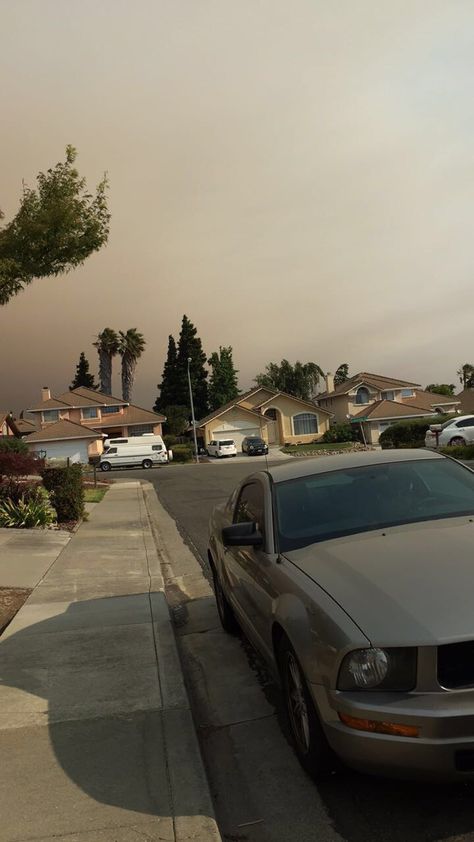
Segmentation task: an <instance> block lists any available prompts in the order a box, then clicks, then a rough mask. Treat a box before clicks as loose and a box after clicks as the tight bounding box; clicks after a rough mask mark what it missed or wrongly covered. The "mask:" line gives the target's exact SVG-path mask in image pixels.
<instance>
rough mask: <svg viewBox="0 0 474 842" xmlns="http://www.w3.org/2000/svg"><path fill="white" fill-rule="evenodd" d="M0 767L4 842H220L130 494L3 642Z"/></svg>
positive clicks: (107, 510) (91, 526)
mask: <svg viewBox="0 0 474 842" xmlns="http://www.w3.org/2000/svg"><path fill="white" fill-rule="evenodd" d="M0 756H1V758H2V759H1V763H0V816H1V822H0V842H26V840H30V842H31V840H43V842H52V840H58V839H64V840H67V842H133V841H134V840H143V839H146V840H148V842H158V840H166V842H168V841H169V842H172V840H176V842H184V840H189V839H194V840H202V842H211V840H213V842H217V840H219V839H220V837H219V833H218V830H217V827H216V823H215V819H214V812H213V806H212V802H211V798H210V794H209V788H208V784H207V779H206V776H205V772H204V768H203V765H202V760H201V756H200V752H199V747H198V743H197V738H196V734H195V729H194V725H193V721H192V717H191V713H190V709H189V702H188V698H187V695H186V691H185V688H184V682H183V678H182V671H181V665H180V662H179V658H178V654H177V649H176V643H175V638H174V633H173V629H172V627H171V623H170V618H169V611H168V606H167V604H166V600H165V595H164V590H163V579H162V575H161V570H160V564H159V559H158V556H157V553H156V548H155V544H154V541H153V536H152V533H151V529H150V525H149V520H148V516H147V513H146V508H145V505H144V499H143V493H142V488H141V486H140V484H139V483H135V482H130V483H125V482H120V483H117V484H115V485H113V486H112V488H111V489H110V491H109V492H108V493H107V495H106V497H105V499H104V501H103V502H102V503H100V505H98V506H96V507H95V508H94V510H93V511H92V512H91V514H90V520H89V521H88V522H87V523H84V524H83V525H82V526H81V528H80V529H79V531H78V532H77V533H76V534H75V535H74V536H73V537H72V539H71V540H70V542H69V543H68V544H67V546H65V547H64V548H63V550H62V552H61V554H60V555H59V557H58V559H57V560H56V562H55V563H54V564H53V565H52V566H51V567H50V569H49V570H48V572H47V574H46V576H45V577H44V578H43V579H42V580H41V582H40V583H39V585H38V586H37V587H36V588H35V590H34V591H33V593H32V595H31V596H30V598H29V599H28V601H27V602H26V603H25V605H24V606H23V608H22V609H20V611H19V613H18V614H17V616H16V617H15V619H14V620H13V621H12V623H11V624H10V626H9V627H8V628H7V630H6V631H5V632H4V634H3V635H2V637H1V638H0Z"/></svg>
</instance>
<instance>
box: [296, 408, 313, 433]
mask: <svg viewBox="0 0 474 842" xmlns="http://www.w3.org/2000/svg"><path fill="white" fill-rule="evenodd" d="M293 430H294V434H295V436H304V435H308V434H310V433H317V432H318V418H317V416H316V415H314V414H313V413H312V412H301V413H300V414H299V415H294V416H293Z"/></svg>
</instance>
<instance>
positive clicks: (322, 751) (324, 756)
mask: <svg viewBox="0 0 474 842" xmlns="http://www.w3.org/2000/svg"><path fill="white" fill-rule="evenodd" d="M278 662H279V668H280V676H281V685H282V692H283V701H284V708H285V716H286V720H287V723H288V727H289V731H290V734H291V740H292V743H293V748H294V750H295V753H296V756H297V757H298V760H299V761H300V763H301V765H302V767H303V769H305V771H306V772H308V774H309V775H311V777H313V778H314V779H318V778H322V777H325V776H327V775H329V774H330V773H331V772H332V771H334V769H335V767H336V765H337V763H336V756H335V754H334V753H333V751H332V749H331V748H330V746H329V743H328V741H327V739H326V736H325V734H324V731H323V729H322V726H321V723H320V721H319V716H318V714H317V711H316V708H315V706H314V702H313V700H312V698H311V694H310V692H309V690H308V685H307V683H306V679H305V677H304V673H303V670H302V669H301V666H300V663H299V661H298V658H297V656H296V652H295V650H294V649H293V647H292V645H291V643H290V641H289V640H288V638H286V637H284V638H283V640H282V642H281V644H280V648H279V652H278Z"/></svg>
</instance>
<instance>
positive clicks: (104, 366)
mask: <svg viewBox="0 0 474 842" xmlns="http://www.w3.org/2000/svg"><path fill="white" fill-rule="evenodd" d="M93 344H94V348H97V351H98V353H99V379H100V391H101V392H103V393H104V394H105V395H110V394H111V392H112V357H115V356H116V354H117V353H118V351H119V338H118V336H117V333H116V331H115V330H112V328H111V327H105V328H104V330H103V331H102V332H101V333H99V335H98V337H97V339H96V341H95V342H94V343H93Z"/></svg>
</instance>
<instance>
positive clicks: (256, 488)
mask: <svg viewBox="0 0 474 842" xmlns="http://www.w3.org/2000/svg"><path fill="white" fill-rule="evenodd" d="M234 523H255V525H256V528H257V529H258V530H259V531H260V532H261V533H262V535H263V537H264V538H265V503H264V497H263V489H262V487H261V486H260V485H258V484H257V483H255V482H252V483H249V485H244V487H243V488H242V491H241V492H240V496H239V499H238V502H237V506H236V507H235V512H234Z"/></svg>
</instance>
